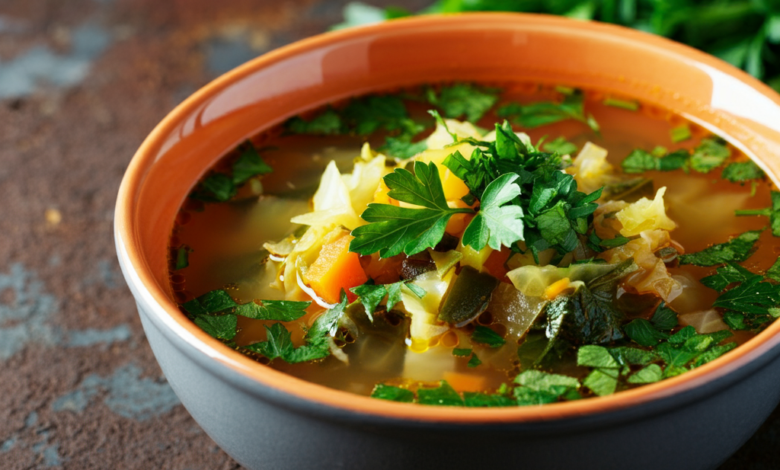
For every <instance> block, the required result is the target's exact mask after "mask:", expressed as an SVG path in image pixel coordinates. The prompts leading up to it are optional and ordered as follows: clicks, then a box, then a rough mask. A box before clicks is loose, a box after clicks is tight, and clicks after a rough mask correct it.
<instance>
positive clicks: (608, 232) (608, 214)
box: [593, 201, 628, 240]
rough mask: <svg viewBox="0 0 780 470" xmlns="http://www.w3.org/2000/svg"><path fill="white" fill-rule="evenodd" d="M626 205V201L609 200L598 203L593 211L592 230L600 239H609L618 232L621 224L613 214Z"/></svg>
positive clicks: (621, 226)
mask: <svg viewBox="0 0 780 470" xmlns="http://www.w3.org/2000/svg"><path fill="white" fill-rule="evenodd" d="M626 207H628V203H627V202H623V201H609V202H605V203H604V204H600V205H599V207H598V208H597V209H596V211H595V212H594V213H593V230H595V231H596V235H598V236H599V238H601V239H602V240H611V239H613V238H615V237H616V236H618V235H619V234H620V229H622V228H623V225H622V224H621V223H620V221H619V220H618V219H617V217H615V215H616V214H617V213H618V212H620V211H622V210H623V209H625V208H626Z"/></svg>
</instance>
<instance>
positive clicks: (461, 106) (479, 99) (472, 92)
mask: <svg viewBox="0 0 780 470" xmlns="http://www.w3.org/2000/svg"><path fill="white" fill-rule="evenodd" d="M498 93H499V90H496V89H493V88H485V87H480V86H476V85H472V84H468V83H457V84H455V85H450V86H443V87H441V89H440V91H439V94H438V95H437V94H436V93H435V92H434V90H433V89H428V93H427V97H428V102H430V103H431V104H432V105H434V106H437V107H438V108H440V109H441V110H442V112H443V113H444V115H445V116H446V117H448V118H460V117H461V116H465V117H466V120H467V121H470V122H477V121H479V120H480V119H481V118H482V116H483V115H484V114H485V113H486V112H487V111H488V110H490V108H492V107H493V105H495V104H496V101H498Z"/></svg>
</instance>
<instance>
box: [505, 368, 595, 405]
mask: <svg viewBox="0 0 780 470" xmlns="http://www.w3.org/2000/svg"><path fill="white" fill-rule="evenodd" d="M515 383H516V384H518V385H520V386H519V387H515V390H514V396H515V399H516V400H517V404H518V405H519V406H528V405H543V404H546V403H553V402H556V401H558V400H559V399H560V398H561V397H562V396H566V397H567V398H569V397H572V398H573V397H575V396H576V397H578V394H577V389H579V388H580V382H579V380H577V379H575V378H574V377H569V376H566V375H559V374H549V373H547V372H542V371H539V370H526V371H524V372H522V373H520V374H519V375H518V376H517V377H515Z"/></svg>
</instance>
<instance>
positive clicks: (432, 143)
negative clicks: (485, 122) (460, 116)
mask: <svg viewBox="0 0 780 470" xmlns="http://www.w3.org/2000/svg"><path fill="white" fill-rule="evenodd" d="M444 122H445V123H446V124H447V129H449V132H447V129H445V128H444V126H442V125H441V124H440V123H438V122H437V123H436V129H435V130H434V131H433V133H432V134H431V135H429V136H428V138H427V139H425V143H426V144H427V145H428V148H429V149H432V150H436V149H443V148H444V147H446V146H447V145H450V144H451V143H452V136H451V135H450V132H452V133H453V134H455V135H457V136H458V137H460V138H468V137H473V138H475V139H480V140H481V139H482V133H481V132H479V129H477V128H476V126H474V124H472V123H470V122H467V121H456V120H455V119H445V120H444ZM493 139H495V137H493ZM453 151H454V150H453ZM461 153H463V152H461ZM470 155H471V152H469V154H468V155H466V154H465V153H464V154H463V156H464V157H466V158H468V157H469V156H470Z"/></svg>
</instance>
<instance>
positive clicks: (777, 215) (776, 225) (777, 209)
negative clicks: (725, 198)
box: [735, 191, 780, 237]
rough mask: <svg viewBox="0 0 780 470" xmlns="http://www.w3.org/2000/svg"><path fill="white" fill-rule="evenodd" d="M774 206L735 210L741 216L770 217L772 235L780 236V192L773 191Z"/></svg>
mask: <svg viewBox="0 0 780 470" xmlns="http://www.w3.org/2000/svg"><path fill="white" fill-rule="evenodd" d="M770 194H771V196H772V207H767V208H765V209H743V210H737V211H735V214H736V215H737V216H738V217H740V216H751V215H763V216H765V217H769V225H770V226H771V227H772V235H774V236H776V237H780V192H777V191H772V192H771V193H770Z"/></svg>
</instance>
